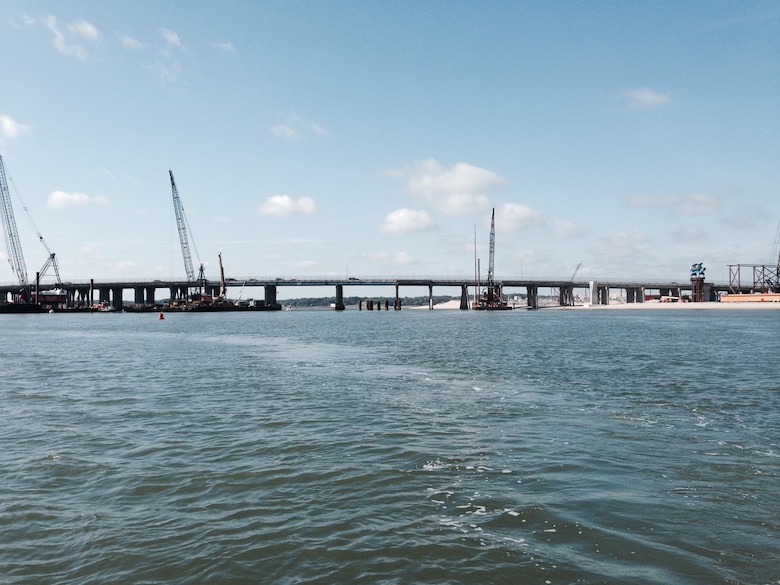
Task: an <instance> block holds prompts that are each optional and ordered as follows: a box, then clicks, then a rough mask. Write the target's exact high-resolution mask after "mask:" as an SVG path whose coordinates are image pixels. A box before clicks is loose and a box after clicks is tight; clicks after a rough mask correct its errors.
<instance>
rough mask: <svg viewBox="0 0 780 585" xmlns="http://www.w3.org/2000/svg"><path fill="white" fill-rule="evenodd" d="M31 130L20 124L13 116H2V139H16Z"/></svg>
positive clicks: (0, 133)
mask: <svg viewBox="0 0 780 585" xmlns="http://www.w3.org/2000/svg"><path fill="white" fill-rule="evenodd" d="M29 130H30V128H29V127H27V126H25V125H24V124H20V123H19V122H17V121H16V120H14V119H13V118H11V116H8V115H6V114H0V138H16V137H17V136H21V135H22V134H25V133H26V132H28V131H29Z"/></svg>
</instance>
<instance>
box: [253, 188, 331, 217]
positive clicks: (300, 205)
mask: <svg viewBox="0 0 780 585" xmlns="http://www.w3.org/2000/svg"><path fill="white" fill-rule="evenodd" d="M316 212H317V205H316V204H315V203H314V199H312V198H311V197H301V198H300V199H298V200H295V199H293V198H292V197H290V196H289V195H286V194H284V195H273V196H271V197H269V198H268V199H266V200H265V201H264V202H263V203H262V204H261V205H260V206H259V207H258V208H257V213H258V214H260V215H275V216H279V217H282V216H287V215H313V214H315V213H316Z"/></svg>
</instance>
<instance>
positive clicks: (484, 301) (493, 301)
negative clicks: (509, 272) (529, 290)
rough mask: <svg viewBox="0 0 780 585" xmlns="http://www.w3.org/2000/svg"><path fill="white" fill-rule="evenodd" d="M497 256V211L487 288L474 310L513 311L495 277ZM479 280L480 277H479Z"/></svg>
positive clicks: (492, 229) (474, 305)
mask: <svg viewBox="0 0 780 585" xmlns="http://www.w3.org/2000/svg"><path fill="white" fill-rule="evenodd" d="M495 255H496V209H495V207H494V208H493V215H492V216H491V218H490V257H489V259H488V274H487V280H486V281H485V286H484V288H483V289H482V291H481V293H480V295H479V298H477V299H476V301H475V302H474V304H473V308H474V309H476V310H481V311H503V310H507V309H511V308H512V307H510V306H509V304H508V303H507V301H506V299H505V298H504V295H503V293H502V291H501V284H500V283H498V282H496V280H495V276H494V270H495ZM477 280H479V277H477Z"/></svg>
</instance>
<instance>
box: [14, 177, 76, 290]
mask: <svg viewBox="0 0 780 585" xmlns="http://www.w3.org/2000/svg"><path fill="white" fill-rule="evenodd" d="M8 182H9V183H10V184H11V185H13V188H14V191H15V192H16V198H17V199H18V200H19V203H21V204H22V209H23V210H24V213H25V214H26V215H27V220H28V221H29V222H30V225H31V226H32V227H33V229H34V230H35V233H36V234H38V241H39V242H40V243H41V244H42V245H43V247H44V248H45V249H46V253H47V254H48V256H47V257H46V262H44V263H43V266H42V267H41V269H40V270H39V271H38V282H40V281H42V280H43V277H44V276H46V272H47V271H48V270H49V267H51V268H52V269H53V270H54V277H55V278H56V281H55V285H54V286H55V288H57V289H60V290H61V289H62V288H63V286H62V278H60V267H59V265H58V264H57V256H56V254H54V252H52V251H51V249H50V248H49V246H48V244H47V243H46V240H44V239H43V236H42V235H41V231H40V230H39V229H38V226H37V225H35V220H33V217H32V214H31V213H30V210H29V209H27V205H25V203H24V201H23V200H22V196H21V195H20V194H19V190H18V189H17V188H16V184H15V183H14V180H13V178H9V179H8Z"/></svg>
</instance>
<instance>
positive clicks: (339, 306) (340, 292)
mask: <svg viewBox="0 0 780 585" xmlns="http://www.w3.org/2000/svg"><path fill="white" fill-rule="evenodd" d="M344 309H345V307H344V285H343V284H337V285H336V310H337V311H343V310H344Z"/></svg>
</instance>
